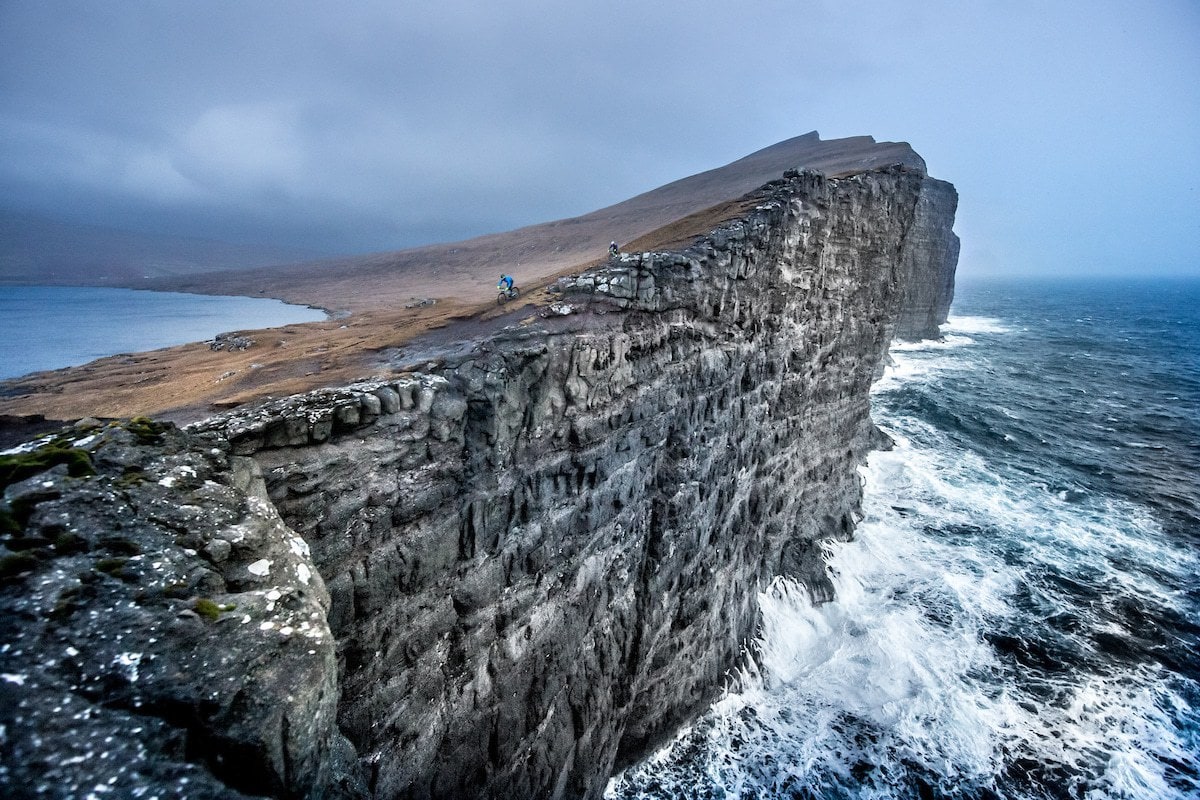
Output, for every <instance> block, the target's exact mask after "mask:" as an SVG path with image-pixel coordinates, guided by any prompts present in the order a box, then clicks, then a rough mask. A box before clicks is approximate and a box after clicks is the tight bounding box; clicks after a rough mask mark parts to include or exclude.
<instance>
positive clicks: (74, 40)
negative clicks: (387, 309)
mask: <svg viewBox="0 0 1200 800" xmlns="http://www.w3.org/2000/svg"><path fill="white" fill-rule="evenodd" d="M810 130H817V131H819V132H820V134H821V136H822V138H826V139H828V138H837V137H842V136H856V135H862V134H868V135H871V136H874V137H875V138H876V139H878V140H890V141H907V142H910V143H911V144H912V145H913V147H914V148H915V149H916V150H917V152H919V153H920V154H921V155H922V156H923V157H924V158H925V160H926V161H927V163H928V165H929V171H930V174H932V175H934V176H935V177H938V178H942V179H945V180H949V181H951V182H952V183H954V184H955V186H957V188H958V190H959V195H960V204H959V214H958V221H957V224H956V230H957V232H958V233H959V235H960V236H961V238H962V240H963V247H962V256H961V259H960V267H959V274H960V276H963V277H967V276H987V275H997V274H1015V275H1047V276H1060V275H1062V276H1067V275H1085V274H1157V273H1173V274H1190V275H1200V2H1197V1H1196V0H1176V1H1171V0H1142V2H1138V3H1131V2H1128V0H1124V2H1119V3H1118V2H1108V0H1093V1H1089V2H1046V0H1038V1H1037V2H1031V1H1028V0H1004V2H999V1H998V0H929V1H928V2H922V3H898V2H863V1H862V0H828V2H826V1H825V0H790V1H788V0H743V1H742V2H737V3H734V2H729V0H723V2H712V0H694V1H693V2H681V1H680V0H655V2H653V3H647V2H645V0H637V1H636V2H624V1H623V0H616V1H615V2H595V1H594V0H592V1H591V2H577V0H557V2H546V1H542V2H538V1H537V0H526V2H522V3H479V2H459V0H438V2H418V1H417V0H405V1H404V2H396V1H393V2H381V1H379V0H356V1H355V2H352V3H344V2H342V3H333V2H304V1H303V0H287V1H286V2H283V1H282V0H281V1H279V2H256V1H255V0H237V2H225V1H223V0H209V1H207V2H185V1H184V0H175V1H171V0H149V1H147V0H110V1H106V0H90V1H89V2H56V1H55V0H0V211H7V212H21V213H36V214H42V215H46V216H52V217H55V218H60V219H66V220H70V221H75V222H86V223H90V224H100V225H106V226H113V227H118V228H124V229H128V230H133V231H137V232H143V233H169V234H177V235H189V236H202V237H208V238H214V239H220V240H224V241H230V242H237V243H259V244H272V245H286V246H290V247H301V248H305V249H307V250H309V251H311V252H312V253H314V254H328V255H333V254H347V253H361V252H371V251H380V250H391V249H398V248H402V247H407V246H414V245H418V244H425V243H429V242H435V241H452V240H457V239H462V238H467V237H470V236H474V235H478V234H482V233H488V232H495V231H503V230H509V229H512V228H516V227H519V226H522V225H528V224H534V223H538V222H544V221H548V220H552V219H558V218H563V217H568V216H574V215H577V214H582V213H586V212H588V211H591V210H594V209H596V208H600V207H603V206H606V205H609V204H612V203H615V202H619V201H621V200H623V199H626V198H628V197H630V196H632V195H635V194H638V193H640V192H643V191H646V190H648V189H652V188H654V187H656V186H659V185H662V184H664V183H667V182H670V181H672V180H675V179H678V178H682V177H685V176H687V175H691V174H694V173H697V172H701V171H703V170H706V169H710V168H713V167H716V166H720V165H722V164H725V163H728V162H730V161H733V160H735V159H737V158H740V157H742V156H744V155H747V154H749V153H751V152H753V151H755V150H758V149H760V148H762V147H766V146H768V145H770V144H773V143H775V142H778V141H781V140H783V139H787V138H790V137H793V136H796V135H799V134H802V133H806V132H808V131H810Z"/></svg>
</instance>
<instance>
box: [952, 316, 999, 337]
mask: <svg viewBox="0 0 1200 800" xmlns="http://www.w3.org/2000/svg"><path fill="white" fill-rule="evenodd" d="M942 331H943V332H951V331H952V332H954V333H1011V332H1012V328H1010V327H1008V326H1007V325H1005V324H1004V323H1003V322H1001V321H1000V320H998V319H996V318H995V317H972V316H959V315H957V314H955V315H952V316H951V317H950V318H949V319H947V320H946V322H945V323H944V324H943V325H942Z"/></svg>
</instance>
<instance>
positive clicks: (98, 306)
mask: <svg viewBox="0 0 1200 800" xmlns="http://www.w3.org/2000/svg"><path fill="white" fill-rule="evenodd" d="M325 318H326V315H325V312H323V311H318V310H316V309H312V308H307V307H305V306H295V305H288V304H286V303H283V302H280V301H279V300H268V299H265V298H254V297H213V296H208V295H198V294H181V293H178V292H145V291H135V290H131V289H108V288H95V287H80V286H3V287H0V380H3V379H6V378H15V377H18V376H20V375H25V374H27V373H30V372H37V371H41V370H49V369H58V368H60V367H69V366H75V365H77V364H84V363H87V362H88V361H92V360H93V359H97V358H102V357H104V356H112V355H117V354H119V353H136V352H141V351H144V350H155V349H158V348H160V347H171V346H172V345H177V344H186V343H188V342H200V341H204V340H206V339H211V338H213V337H214V336H216V335H217V334H218V333H225V332H227V331H235V330H246V329H254V328H271V327H277V326H280V325H291V324H295V323H299V322H315V321H317V320H322V319H325Z"/></svg>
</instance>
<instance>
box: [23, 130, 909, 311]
mask: <svg viewBox="0 0 1200 800" xmlns="http://www.w3.org/2000/svg"><path fill="white" fill-rule="evenodd" d="M890 164H904V165H906V166H908V167H910V168H912V169H916V170H920V171H922V172H923V171H924V169H925V163H924V161H923V160H922V159H921V157H920V156H918V155H917V154H916V153H915V152H914V151H913V149H912V148H911V147H909V145H908V144H906V143H904V142H876V141H875V140H874V139H873V138H871V137H870V136H855V137H850V138H846V139H832V140H828V141H823V140H822V139H821V138H820V136H819V135H818V134H817V132H816V131H813V132H811V133H807V134H804V135H803V136H797V137H795V138H792V139H788V140H786V141H783V142H779V143H778V144H775V145H772V146H770V147H767V148H765V149H762V150H759V151H757V152H755V153H752V154H750V155H748V156H746V157H745V158H741V159H738V160H737V161H734V162H732V163H730V164H726V165H725V166H723V167H718V168H716V169H712V170H708V171H706V172H701V173H699V174H697V175H692V176H691V177H688V178H683V179H681V180H677V181H674V182H672V183H668V184H666V185H665V186H661V187H659V188H657V189H653V190H651V191H648V192H645V193H643V194H640V195H637V196H636V197H633V198H630V199H629V200H625V201H623V202H621V203H617V204H616V205H612V206H608V207H607V208H602V209H599V210H598V211H593V212H591V213H589V214H584V215H582V216H578V217H572V218H569V219H562V220H557V221H554V222H546V223H542V224H539V225H531V226H528V227H524V228H519V229H517V230H514V231H509V232H507V233H496V234H488V235H485V236H479V237H476V238H473V239H468V240H466V241H461V242H452V243H448V244H436V245H428V246H423V247H416V248H411V249H407V250H398V251H393V252H387V253H376V254H370V255H363V256H352V257H344V258H334V259H322V260H319V261H301V260H300V259H301V258H303V256H302V255H300V254H297V253H294V252H293V253H287V252H285V251H281V250H270V249H265V248H251V247H239V246H236V245H229V244H223V243H220V242H212V241H207V240H203V239H180V238H173V237H166V236H161V237H160V236H145V235H138V234H132V233H129V232H125V231H115V230H111V229H106V228H99V227H93V226H82V225H66V224H63V223H54V222H50V221H48V220H39V219H36V218H31V217H15V216H2V215H0V243H2V244H0V283H4V282H7V283H41V284H53V283H66V284H92V285H95V284H100V285H109V286H128V287H132V288H146V289H159V290H170V291H187V292H197V293H201V294H228V295H248V296H266V297H276V298H279V299H282V300H286V301H288V302H294V303H301V304H308V305H314V306H321V307H323V308H328V309H348V310H354V311H363V310H367V309H372V308H389V307H397V306H401V305H403V304H405V303H407V302H409V301H411V300H412V298H414V297H440V298H455V299H457V300H461V301H465V302H477V301H480V300H484V299H487V298H488V297H489V295H491V294H492V293H493V292H494V291H495V290H494V287H495V284H496V279H497V277H498V276H499V274H500V273H502V272H504V273H509V274H511V275H513V276H514V277H515V278H516V279H517V281H518V283H519V284H520V285H522V286H530V285H533V284H535V283H537V282H538V281H544V280H545V279H546V278H548V277H549V276H551V275H554V274H557V273H561V272H563V271H568V270H572V269H574V268H580V267H582V266H584V265H586V264H588V263H589V262H591V261H593V260H595V259H597V258H601V257H603V255H604V254H605V252H606V250H607V248H608V243H609V241H610V240H616V241H617V242H618V243H619V244H620V245H621V246H622V248H623V249H627V250H630V249H646V248H650V247H662V246H665V245H667V244H668V243H669V244H678V243H679V241H678V240H680V239H681V238H682V239H687V238H688V237H689V236H695V235H699V234H702V233H704V232H705V231H707V230H708V229H709V228H711V227H712V226H713V225H715V224H718V223H719V222H721V221H722V219H723V218H728V217H730V216H733V215H735V214H736V213H737V212H738V209H736V207H735V206H733V205H728V204H731V203H733V202H734V201H736V200H737V199H738V198H740V197H742V196H743V195H744V194H746V193H747V192H750V191H753V190H754V189H757V188H758V187H760V186H761V185H763V184H764V183H767V182H768V181H771V180H774V179H776V178H779V177H781V176H782V175H783V173H784V171H786V170H788V169H791V168H801V167H811V168H814V169H818V170H820V171H822V172H824V173H826V174H827V175H830V176H836V175H842V174H849V173H854V172H861V171H863V170H867V169H872V168H875V167H882V166H887V165H890Z"/></svg>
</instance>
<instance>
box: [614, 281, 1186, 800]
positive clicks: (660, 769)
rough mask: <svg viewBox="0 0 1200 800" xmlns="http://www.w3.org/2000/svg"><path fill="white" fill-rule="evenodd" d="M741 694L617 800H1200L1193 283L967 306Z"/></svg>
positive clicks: (898, 355)
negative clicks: (847, 522) (830, 590)
mask: <svg viewBox="0 0 1200 800" xmlns="http://www.w3.org/2000/svg"><path fill="white" fill-rule="evenodd" d="M943 330H944V333H945V334H946V335H945V339H944V340H943V341H941V342H929V343H920V344H903V345H898V346H896V347H895V348H894V349H893V357H894V360H895V364H894V366H893V367H891V368H890V369H889V371H888V373H887V374H886V375H885V377H884V378H883V379H882V380H881V381H880V382H879V383H878V384H877V385H876V387H875V389H874V393H873V398H872V406H873V413H874V416H875V419H876V421H877V423H878V424H879V425H880V426H881V427H882V428H884V429H885V430H886V431H888V432H889V433H890V434H891V435H892V436H893V437H894V439H895V440H896V447H895V449H894V450H892V451H890V452H879V453H875V454H873V455H872V457H871V458H870V461H869V463H868V464H867V465H866V466H865V467H864V468H863V470H862V472H863V476H864V478H865V480H866V492H867V495H866V500H865V507H864V513H865V515H866V516H865V520H864V521H863V523H862V524H861V525H860V527H859V529H858V532H857V535H856V539H855V541H853V542H849V543H845V544H836V545H832V546H830V547H829V556H830V572H831V575H832V577H833V581H834V583H835V585H836V587H837V599H836V600H835V601H833V602H831V603H827V604H824V605H821V606H813V605H812V603H810V602H809V599H808V597H807V596H806V594H805V592H804V591H803V589H801V588H799V587H797V586H795V585H793V584H791V583H789V582H788V581H785V580H779V581H778V582H777V583H776V584H775V585H774V586H773V588H772V590H771V591H769V592H767V593H765V594H764V595H763V596H762V598H761V602H762V609H763V620H762V628H761V632H760V636H759V640H758V643H757V648H756V651H755V653H754V656H753V658H752V659H751V660H750V663H749V664H748V665H747V666H746V667H745V668H744V669H743V670H742V673H741V674H740V675H739V676H738V677H737V679H736V681H735V687H734V689H733V690H731V691H730V692H728V693H727V694H726V696H725V697H724V698H723V699H722V700H721V701H720V702H719V703H718V704H717V705H716V706H715V707H714V708H713V709H712V711H711V712H710V713H709V714H708V715H707V716H705V717H704V718H703V719H701V720H700V721H699V722H697V723H696V724H695V725H693V726H692V727H691V728H690V729H689V730H687V731H686V732H684V733H683V734H682V735H681V736H680V737H679V738H678V740H677V741H676V742H675V743H674V744H673V745H671V746H669V747H667V748H665V749H664V750H663V751H661V752H660V753H658V754H657V755H655V756H654V757H653V758H652V759H650V760H649V761H648V762H647V763H645V764H643V765H642V766H640V767H638V768H636V769H634V770H632V771H631V772H629V773H628V774H626V775H625V776H623V777H621V778H620V779H618V780H615V781H614V782H613V783H612V784H611V785H610V787H609V792H608V794H609V796H610V797H618V798H668V797H670V798H677V797H678V798H814V799H815V798H897V799H899V798H914V797H922V798H931V797H962V798H1031V799H1032V798H1087V799H1088V800H1102V799H1104V798H1147V800H1149V799H1150V798H1153V799H1154V800H1158V799H1159V798H1195V797H1198V796H1200V281H1190V282H1189V281H1155V282H1149V281H1147V282H1139V283H1132V282H1127V283H1116V282H1108V283H1091V284H1066V283H1049V282H1047V283H1028V282H1024V283H1015V282H1014V283H991V284H974V285H971V284H968V285H967V286H964V287H961V288H960V290H959V292H958V296H957V298H956V300H955V304H954V308H953V311H952V314H951V320H950V324H949V325H948V326H946V327H945V328H944V329H943Z"/></svg>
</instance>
